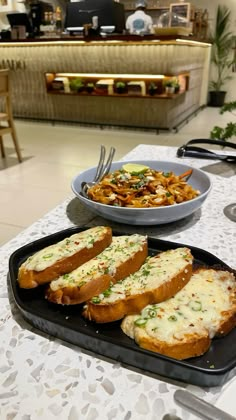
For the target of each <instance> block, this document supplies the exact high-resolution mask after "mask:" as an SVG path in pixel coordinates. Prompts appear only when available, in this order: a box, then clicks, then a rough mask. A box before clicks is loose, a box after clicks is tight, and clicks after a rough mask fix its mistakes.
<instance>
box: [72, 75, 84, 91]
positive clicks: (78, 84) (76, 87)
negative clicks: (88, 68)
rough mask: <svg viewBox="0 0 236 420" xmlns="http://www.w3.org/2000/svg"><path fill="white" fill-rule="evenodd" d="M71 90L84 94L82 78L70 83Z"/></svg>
mask: <svg viewBox="0 0 236 420" xmlns="http://www.w3.org/2000/svg"><path fill="white" fill-rule="evenodd" d="M70 88H71V90H72V91H74V92H82V91H83V90H84V81H83V80H82V79H81V78H80V77H76V78H75V79H72V80H71V81H70Z"/></svg>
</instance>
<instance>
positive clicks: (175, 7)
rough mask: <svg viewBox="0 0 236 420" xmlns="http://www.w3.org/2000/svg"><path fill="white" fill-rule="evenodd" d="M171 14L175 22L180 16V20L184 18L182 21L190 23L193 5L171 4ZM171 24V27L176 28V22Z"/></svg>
mask: <svg viewBox="0 0 236 420" xmlns="http://www.w3.org/2000/svg"><path fill="white" fill-rule="evenodd" d="M170 12H171V16H173V19H174V20H175V19H176V18H175V17H176V16H178V17H179V18H180V20H181V18H182V20H183V21H184V22H185V24H186V23H187V22H189V21H190V13H191V3H171V4H170ZM171 20H172V19H171ZM171 23H172V24H171ZM171 23H170V24H171V26H176V25H175V24H174V22H171ZM183 26H184V25H183Z"/></svg>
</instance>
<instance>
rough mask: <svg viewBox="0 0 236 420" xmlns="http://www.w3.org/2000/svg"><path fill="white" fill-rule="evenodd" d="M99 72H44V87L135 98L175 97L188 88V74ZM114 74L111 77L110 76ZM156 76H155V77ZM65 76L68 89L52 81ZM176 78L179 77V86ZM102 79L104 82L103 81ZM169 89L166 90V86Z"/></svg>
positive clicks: (54, 91) (51, 91) (55, 91)
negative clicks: (111, 73)
mask: <svg viewBox="0 0 236 420" xmlns="http://www.w3.org/2000/svg"><path fill="white" fill-rule="evenodd" d="M103 76H104V77H101V75H96V74H88V75H87V74H86V73H84V74H80V75H79V76H76V74H75V75H73V73H70V74H67V73H55V74H54V73H46V74H45V80H46V89H47V93H49V94H71V95H83V96H86V95H92V96H114V97H136V98H147V97H149V98H159V99H161V98H163V99H166V98H167V99H174V98H175V97H176V96H178V95H181V94H183V93H184V92H185V91H186V90H188V78H189V75H188V74H181V75H178V76H164V75H163V76H160V77H159V78H158V76H152V75H143V78H140V79H138V77H137V76H138V75H125V77H123V76H122V75H119V74H117V75H107V77H106V75H103ZM111 76H113V77H111ZM155 77H156V78H155ZM58 79H64V80H65V79H66V80H67V85H66V86H67V89H66V90H65V89H63V83H61V86H60V89H58V87H57V84H55V80H58ZM179 79H182V82H183V83H181V88H180V82H179ZM103 82H104V83H103ZM168 88H169V89H168Z"/></svg>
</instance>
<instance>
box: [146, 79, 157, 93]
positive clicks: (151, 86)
mask: <svg viewBox="0 0 236 420" xmlns="http://www.w3.org/2000/svg"><path fill="white" fill-rule="evenodd" d="M148 92H149V95H152V96H153V95H155V94H156V93H157V85H156V83H154V82H151V83H149V85H148Z"/></svg>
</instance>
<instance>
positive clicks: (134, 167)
mask: <svg viewBox="0 0 236 420" xmlns="http://www.w3.org/2000/svg"><path fill="white" fill-rule="evenodd" d="M122 169H123V170H124V171H125V172H129V173H130V174H133V175H139V174H143V173H144V172H146V171H147V170H148V169H149V166H145V165H140V164H138V163H126V164H125V165H123V166H122Z"/></svg>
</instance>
